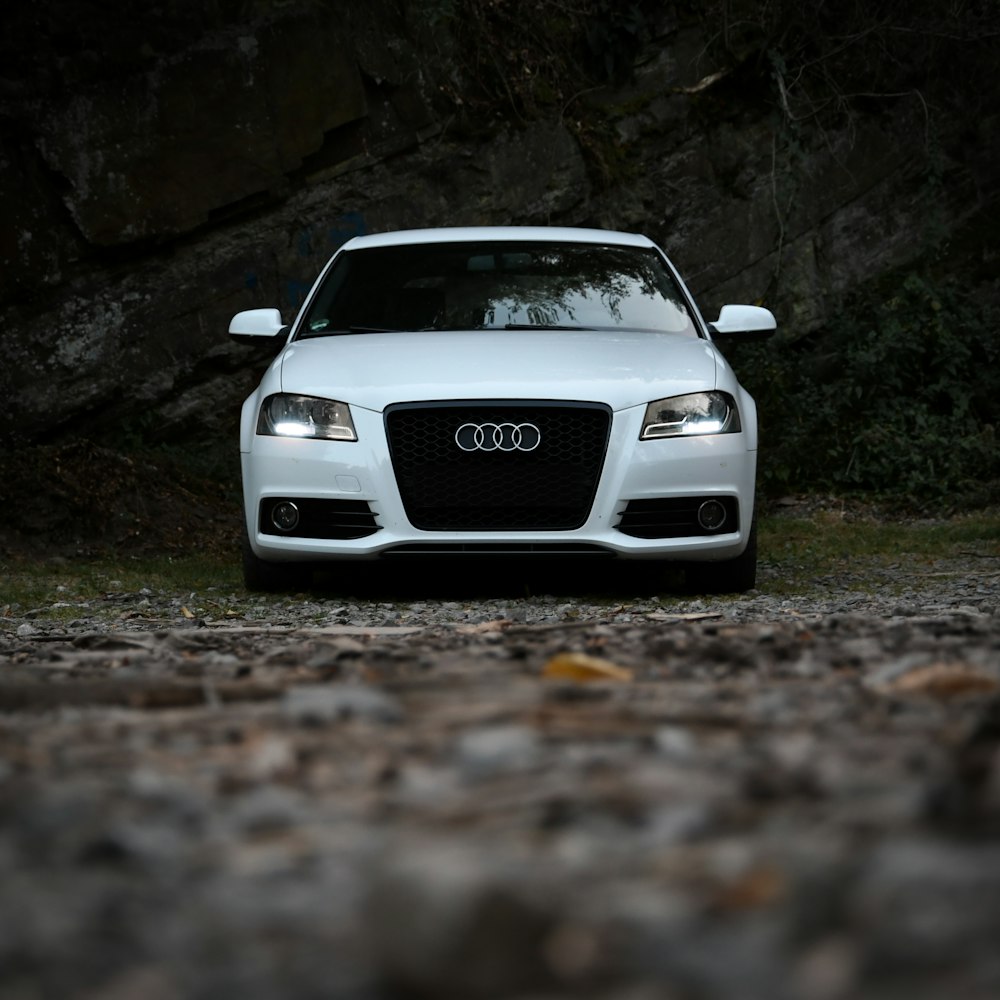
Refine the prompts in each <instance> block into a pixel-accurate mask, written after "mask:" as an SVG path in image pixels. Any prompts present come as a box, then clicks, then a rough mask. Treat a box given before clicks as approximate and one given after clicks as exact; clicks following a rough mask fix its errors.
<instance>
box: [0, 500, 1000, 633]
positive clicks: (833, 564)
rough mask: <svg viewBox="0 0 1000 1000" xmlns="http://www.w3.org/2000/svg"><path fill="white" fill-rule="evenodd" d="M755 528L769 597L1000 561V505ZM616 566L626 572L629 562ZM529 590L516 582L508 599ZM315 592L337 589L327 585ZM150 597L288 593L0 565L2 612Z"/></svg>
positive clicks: (777, 517) (970, 569)
mask: <svg viewBox="0 0 1000 1000" xmlns="http://www.w3.org/2000/svg"><path fill="white" fill-rule="evenodd" d="M759 530H760V571H759V574H758V589H759V590H761V591H762V592H763V593H766V594H770V595H774V596H784V595H795V594H816V593H817V592H830V591H832V590H839V591H843V590H844V589H850V590H852V591H859V592H864V591H871V592H875V591H879V592H882V593H885V592H889V593H899V592H901V591H903V590H906V589H909V588H911V587H913V586H914V584H915V583H919V580H920V578H921V577H938V576H942V575H948V574H951V573H954V574H955V575H962V574H966V575H975V574H976V573H977V572H987V573H994V572H996V563H995V562H987V560H995V559H998V558H1000V512H998V511H996V510H990V511H983V512H979V513H975V514H967V515H962V516H957V517H954V518H950V519H948V520H936V521H921V520H900V521H894V520H887V519H885V518H883V517H877V516H868V515H857V514H852V513H850V512H841V511H839V510H829V509H827V510H819V511H812V512H809V513H806V514H803V515H793V516H790V515H788V514H772V515H769V516H762V517H761V520H760V525H759ZM618 568H620V569H623V570H625V569H627V567H626V566H625V564H618ZM378 570H379V568H378V567H376V566H374V565H373V566H368V567H367V573H363V572H362V569H359V570H358V573H357V574H356V576H357V578H355V576H352V583H353V584H361V583H362V582H363V580H366V579H367V580H368V584H367V585H362V586H361V588H360V590H359V591H358V592H357V595H356V596H358V597H361V598H362V599H365V598H367V599H369V600H370V599H373V597H374V599H377V600H380V601H385V602H388V603H392V602H393V600H394V598H393V596H391V594H390V593H389V592H390V591H391V590H392V577H391V575H390V574H389V573H386V574H385V575H384V576H383V574H382V573H381V572H379V571H378ZM393 572H395V571H393ZM620 576H621V577H622V579H623V581H627V582H623V586H624V587H626V588H627V587H630V586H633V583H632V578H631V575H630V574H629V573H628V572H623V573H622V574H620ZM341 582H342V581H341ZM489 582H490V581H489V579H487V583H489ZM563 582H564V585H565V581H563ZM328 583H329V581H327V584H328ZM678 586H680V577H679V576H678ZM568 588H569V589H566V590H560V592H561V593H562V592H564V593H565V594H566V596H567V597H568V598H569V597H572V596H573V595H574V594H576V595H578V596H579V595H584V594H585V593H586V592H587V584H586V582H585V578H583V577H581V576H579V575H577V576H574V577H573V578H572V582H571V583H570V584H569V585H568ZM485 589H486V590H489V586H485ZM507 589H508V590H510V588H509V587H508V588H507ZM403 591H405V596H404V595H403V594H399V595H396V596H397V597H398V598H399V599H400V600H404V601H412V600H417V599H421V600H422V599H426V598H430V599H434V596H435V593H436V591H435V588H434V587H433V585H432V583H431V582H430V581H428V583H427V586H426V587H425V586H423V585H421V584H420V582H419V581H412V580H411V581H407V582H406V584H405V586H404V587H403ZM528 593H529V592H528V591H527V590H525V589H524V588H521V590H520V592H518V590H517V588H514V589H513V590H512V591H511V592H510V593H509V594H508V596H512V595H513V596H520V597H524V596H528ZM314 596H317V597H320V598H322V597H327V598H329V597H330V596H331V594H330V592H329V591H328V590H327V589H326V588H325V587H324V585H323V582H322V580H321V581H320V582H319V584H318V587H317V590H316V591H315V592H314ZM340 596H341V597H343V596H344V595H343V594H341V595H340ZM445 596H446V597H448V596H449V595H445ZM454 596H455V595H453V594H452V595H450V597H451V598H454ZM483 596H491V595H487V594H485V593H484V594H483ZM492 596H496V595H492ZM146 597H148V598H149V601H148V604H150V605H152V606H153V608H154V609H155V608H158V609H159V611H158V612H154V614H157V613H158V614H159V615H160V616H162V615H163V614H164V613H165V612H166V611H167V609H168V608H170V609H172V611H170V615H172V616H174V617H176V614H174V613H175V612H176V613H180V608H181V607H182V606H183V607H184V608H186V609H189V610H190V612H192V613H193V614H195V615H197V617H199V618H201V617H205V618H220V617H223V616H226V615H231V616H236V615H239V616H242V615H243V614H246V616H247V617H248V618H256V617H259V616H260V615H261V614H264V615H266V614H268V613H269V612H268V609H269V608H270V609H273V608H275V607H276V606H279V605H281V604H284V603H287V602H288V601H289V600H290V599H292V598H290V597H289V595H282V594H279V595H274V596H272V597H267V598H264V597H261V596H260V595H252V594H250V593H248V592H247V591H246V590H245V589H244V588H243V581H242V575H241V572H240V564H239V557H238V553H236V552H235V551H233V552H231V553H226V554H223V555H219V554H217V553H213V552H202V553H200V554H196V555H167V554H163V555H151V556H147V555H136V554H128V555H118V556H115V555H101V556H94V557H91V558H86V557H72V558H50V559H39V558H28V557H14V558H7V559H5V560H4V561H3V562H2V563H0V617H7V618H20V617H24V616H25V615H29V616H30V617H31V618H33V619H39V620H47V621H72V620H74V619H77V618H95V619H102V620H107V619H109V618H115V617H127V616H129V615H134V616H137V617H138V616H141V615H142V614H143V608H144V599H145V598H146ZM609 599H618V598H617V597H615V598H609ZM732 599H733V600H734V601H738V600H740V598H739V597H733V598H732Z"/></svg>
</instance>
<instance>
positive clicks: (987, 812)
mask: <svg viewBox="0 0 1000 1000" xmlns="http://www.w3.org/2000/svg"><path fill="white" fill-rule="evenodd" d="M770 572H771V571H769V569H768V567H767V566H765V567H764V568H763V573H762V580H761V590H760V591H759V592H753V593H751V594H749V595H746V596H745V597H743V598H740V599H735V598H731V597H726V598H698V599H691V598H688V597H685V596H683V595H682V594H680V593H677V592H674V591H671V590H670V589H669V588H668V589H666V590H665V591H663V592H656V591H655V590H654V589H653V588H650V587H648V586H640V584H639V583H638V582H636V581H635V580H633V579H632V578H630V577H624V578H619V579H617V580H613V579H609V580H607V581H605V583H604V585H603V586H602V589H601V591H600V592H599V593H597V594H596V595H593V596H588V597H585V598H584V597H579V596H574V595H573V578H572V576H570V577H569V578H568V579H567V578H566V577H563V578H562V579H560V578H559V577H558V576H556V577H551V578H547V579H543V580H541V581H536V580H533V581H532V582H531V583H530V585H529V586H527V587H526V586H525V585H524V583H523V581H520V580H517V579H516V578H512V579H506V580H501V579H499V578H494V577H492V576H491V577H488V578H483V579H475V580H469V579H468V578H466V579H464V580H462V581H460V582H458V583H456V582H454V581H451V582H450V583H449V584H448V585H447V587H443V586H442V585H434V586H432V585H430V584H429V583H428V582H427V581H425V580H422V579H419V578H406V579H401V580H394V581H393V582H392V584H391V587H386V586H381V587H380V586H377V585H375V584H372V583H371V581H369V582H368V583H365V582H364V581H360V582H359V584H358V587H357V588H356V589H355V594H354V596H347V595H345V594H342V593H333V592H331V591H323V590H319V591H317V592H315V593H310V594H303V595H294V596H289V597H284V596H282V597H265V598H248V597H247V595H245V594H242V593H239V594H230V593H226V592H224V591H222V590H219V589H213V588H207V589H205V590H204V591H201V592H198V593H186V594H172V593H161V592H158V591H156V590H155V589H153V588H148V587H147V588H142V589H141V590H139V591H138V592H134V593H133V592H124V591H121V590H114V589H112V590H110V591H109V592H108V593H107V594H106V595H104V596H103V597H102V598H100V599H95V600H92V601H90V602H87V603H86V604H84V602H76V601H75V600H74V598H73V597H72V595H70V594H66V595H60V601H59V602H58V603H59V606H58V607H57V606H56V605H55V603H54V604H53V605H47V606H44V607H39V608H31V609H20V608H12V607H8V608H7V612H6V614H5V615H4V617H2V618H0V884H2V886H3V891H2V892H0V994H2V995H3V996H4V997H12V998H17V1000H35V998H38V1000H43V998H44V1000H48V998H60V1000H61V998H77V997H79V998H86V1000H92V998H101V1000H132V998H136V997H142V998H143V1000H180V998H184V1000H188V998H193V1000H200V998H205V1000H208V998H210V997H211V998H212V1000H219V998H229V997H233V998H237V997H238V998H240V1000H271V998H314V997H315V998H321V997H322V998H351V1000H368V998H371V1000H386V998H395V997H401V998H409V997H418V998H419V997H434V998H438V997H440V998H452V997H453V998H456V1000H458V998H461V1000H475V998H480V997H481V998H487V997H510V998H518V1000H556V998H574V1000H577V998H581V1000H588V998H593V1000H647V998H648V1000H675V998H681V1000H687V998H690V1000H716V998H718V1000H755V998H761V1000H783V998H789V1000H795V998H808V1000H854V998H866V997H870V998H874V1000H896V998H900V997H904V996H905V997H907V998H915V1000H921V998H927V1000H931V998H933V1000H938V998H940V997H944V996H949V997H952V996H953V997H962V998H979V997H981V998H984V1000H985V998H987V997H995V996H998V995H1000V951H998V949H997V948H996V942H997V940H1000V840H998V834H1000V559H997V558H992V557H990V558H987V557H982V558H976V559H970V560H968V561H966V562H965V563H963V564H958V563H946V562H941V563H936V564H933V565H929V566H927V567H925V568H924V569H923V570H922V571H921V575H919V576H918V575H915V574H914V573H913V572H912V570H907V572H906V574H904V573H903V572H902V571H901V570H900V571H893V570H890V571H889V572H888V573H887V574H886V578H885V580H884V581H881V582H880V583H879V584H878V585H877V586H875V587H872V586H871V585H870V577H869V578H866V579H865V580H864V581H862V580H861V578H860V577H857V578H852V577H851V576H850V575H849V574H846V575H845V576H843V577H840V578H838V579H836V580H819V581H816V582H815V585H814V586H813V587H812V588H810V590H809V591H808V592H803V593H800V594H794V595H789V596H778V595H776V594H774V593H773V592H771V591H773V590H775V589H777V588H776V587H775V586H774V584H775V583H776V581H775V579H774V578H773V576H771V575H770ZM863 587H864V588H865V589H862V588H863ZM388 590H391V595H390V593H388V592H387V591H388ZM565 654H577V658H576V659H575V660H574V661H573V662H574V663H575V664H576V665H577V669H576V671H575V672H572V673H560V672H558V671H550V672H549V673H548V674H546V666H547V664H550V663H551V662H552V661H553V659H554V658H556V657H561V656H564V655H565ZM581 664H582V666H581ZM602 664H607V665H610V666H613V667H615V668H617V669H615V670H614V671H612V670H610V669H609V670H606V671H603V672H602V669H601V665H602ZM588 671H590V672H591V673H590V674H588ZM588 678H592V679H588Z"/></svg>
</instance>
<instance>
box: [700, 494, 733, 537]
mask: <svg viewBox="0 0 1000 1000" xmlns="http://www.w3.org/2000/svg"><path fill="white" fill-rule="evenodd" d="M698 523H699V524H700V525H701V526H702V528H704V529H705V531H718V530H719V528H721V527H722V526H723V525H724V524H725V523H726V508H725V507H723V506H722V504H721V503H719V501H718V500H706V501H705V502H704V503H703V504H702V505H701V506H700V507H699V508H698Z"/></svg>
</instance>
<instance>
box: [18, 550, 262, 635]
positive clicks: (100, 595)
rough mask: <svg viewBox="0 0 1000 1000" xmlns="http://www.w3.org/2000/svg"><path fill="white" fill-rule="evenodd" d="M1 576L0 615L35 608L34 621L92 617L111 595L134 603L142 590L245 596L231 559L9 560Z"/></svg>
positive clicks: (148, 557) (159, 593)
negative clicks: (131, 597)
mask: <svg viewBox="0 0 1000 1000" xmlns="http://www.w3.org/2000/svg"><path fill="white" fill-rule="evenodd" d="M0 574H2V583H0V615H7V616H11V615H18V614H24V613H25V612H26V611H32V610H37V611H38V617H42V618H45V619H48V620H71V619H73V618H78V617H88V616H90V615H94V614H97V606H96V605H97V603H98V602H102V601H104V600H106V599H107V598H108V596H109V595H113V594H132V595H135V597H136V599H137V600H141V597H142V596H143V595H144V592H146V593H148V594H149V595H154V594H155V595H163V594H169V595H176V596H178V597H182V596H184V595H186V594H196V593H198V594H201V593H204V592H205V591H208V590H212V591H217V592H220V593H222V594H232V595H241V596H244V595H245V594H246V592H245V591H244V590H243V580H242V576H241V574H240V569H239V562H238V559H237V558H236V556H234V557H233V558H232V559H230V560H225V559H220V558H218V557H215V556H204V555H193V556H169V555H164V556H129V557H127V558H126V559H115V558H110V557H106V556H104V557H98V558H95V559H92V560H90V559H88V560H82V559H80V560H78V559H65V558H57V559H51V560H38V559H30V560H29V559H13V560H7V561H5V562H4V563H3V564H2V565H0ZM92 604H94V606H93V607H91V606H90V605H92Z"/></svg>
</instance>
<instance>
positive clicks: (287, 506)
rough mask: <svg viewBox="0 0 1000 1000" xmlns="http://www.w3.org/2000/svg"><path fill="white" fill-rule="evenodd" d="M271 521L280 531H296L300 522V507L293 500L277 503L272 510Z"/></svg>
mask: <svg viewBox="0 0 1000 1000" xmlns="http://www.w3.org/2000/svg"><path fill="white" fill-rule="evenodd" d="M271 523H272V524H273V525H274V526H275V527H276V528H277V529H278V531H294V530H295V526H296V525H297V524H298V523H299V508H298V507H296V506H295V504H293V503H292V502H291V500H282V501H281V503H276V504H275V505H274V509H273V510H272V511H271Z"/></svg>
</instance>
